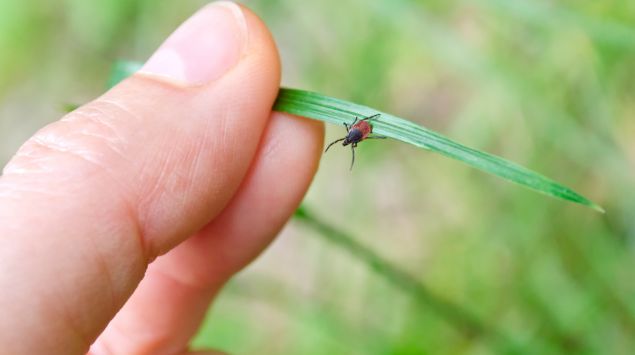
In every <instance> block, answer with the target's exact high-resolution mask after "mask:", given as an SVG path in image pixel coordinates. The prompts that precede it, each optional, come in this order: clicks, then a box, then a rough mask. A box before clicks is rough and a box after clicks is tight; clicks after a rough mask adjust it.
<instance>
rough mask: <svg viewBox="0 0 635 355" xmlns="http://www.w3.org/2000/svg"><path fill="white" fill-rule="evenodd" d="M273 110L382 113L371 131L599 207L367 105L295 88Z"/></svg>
mask: <svg viewBox="0 0 635 355" xmlns="http://www.w3.org/2000/svg"><path fill="white" fill-rule="evenodd" d="M274 110H276V111H281V112H288V113H292V114H294V115H299V116H304V117H310V118H314V119H318V120H321V121H325V122H329V123H334V124H338V125H343V123H348V124H350V123H351V122H353V120H354V119H355V117H368V116H371V115H374V114H378V113H379V114H381V116H380V117H379V118H378V119H377V120H374V121H373V132H374V133H377V134H379V135H384V136H387V137H390V138H394V139H397V140H400V141H402V142H406V143H410V144H412V145H415V146H417V147H420V148H424V149H428V150H431V151H434V152H437V153H440V154H443V155H445V156H447V157H450V158H453V159H456V160H459V161H462V162H464V163H465V164H468V165H470V166H472V167H475V168H477V169H480V170H483V171H485V172H488V173H490V174H494V175H497V176H500V177H502V178H504V179H507V180H509V181H512V182H515V183H518V184H520V185H523V186H525V187H528V188H530V189H533V190H535V191H538V192H541V193H544V194H546V195H549V196H553V197H557V198H561V199H563V200H567V201H571V202H576V203H579V204H582V205H585V206H588V207H591V208H593V209H595V210H597V211H600V212H604V210H603V209H602V207H600V206H599V205H597V204H595V203H593V202H592V201H590V200H589V199H587V198H586V197H584V196H582V195H580V194H578V193H577V192H575V191H573V190H572V189H570V188H568V187H566V186H563V185H561V184H559V183H557V182H555V181H553V180H551V179H549V178H547V177H545V176H543V175H540V174H538V173H536V172H533V171H531V170H529V169H527V168H524V167H522V166H520V165H517V164H515V163H512V162H511V161H508V160H505V159H503V158H500V157H497V156H495V155H492V154H488V153H485V152H481V151H478V150H476V149H472V148H469V147H466V146H464V145H462V144H459V143H457V142H454V141H452V140H450V139H449V138H446V137H444V136H442V135H440V134H438V133H436V132H433V131H431V130H429V129H427V128H425V127H422V126H420V125H417V124H415V123H413V122H410V121H407V120H405V119H403V118H399V117H397V116H393V115H391V114H388V113H385V112H380V111H377V110H375V109H372V108H370V107H367V106H362V105H358V104H354V103H351V102H348V101H344V100H339V99H336V98H332V97H328V96H324V95H321V94H317V93H313V92H309V91H304V90H298V89H286V88H282V89H280V92H279V93H278V99H277V101H276V103H275V105H274Z"/></svg>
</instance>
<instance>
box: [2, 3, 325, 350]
mask: <svg viewBox="0 0 635 355" xmlns="http://www.w3.org/2000/svg"><path fill="white" fill-rule="evenodd" d="M279 73H280V68H279V61H278V54H277V51H276V48H275V45H274V43H273V41H272V39H271V36H270V34H269V32H268V31H267V30H266V28H265V27H264V25H263V24H262V23H261V22H260V21H259V20H258V19H257V18H256V16H254V15H253V14H252V13H251V12H249V11H247V10H245V9H241V8H239V7H238V6H236V5H234V4H231V3H218V4H213V5H210V6H208V7H205V8H203V9H202V10H201V11H199V12H198V13H197V14H196V15H194V16H193V17H192V18H191V19H190V20H188V21H187V22H186V23H185V24H184V25H182V26H181V27H180V28H179V29H178V30H177V31H176V32H175V33H174V34H173V35H172V36H171V37H170V38H169V39H168V40H167V41H166V42H165V43H164V44H163V45H162V46H161V48H160V49H159V50H158V51H157V52H156V53H155V54H154V55H153V57H152V58H151V59H150V60H149V61H148V62H147V63H146V65H145V66H144V68H143V69H142V70H141V72H140V73H138V74H137V75H135V76H133V77H131V78H129V79H128V80H126V81H124V82H122V83H121V84H119V85H118V86H116V87H115V88H113V89H112V90H111V91H109V92H108V93H106V94H105V95H103V96H102V97H100V98H98V99H97V100H95V101H93V102H91V103H89V104H87V105H85V106H83V107H80V108H79V109H77V110H76V111H74V112H72V113H70V114H69V115H67V116H66V117H65V118H63V119H62V120H60V121H59V122H56V123H53V124H51V125H50V126H48V127H46V128H44V129H43V130H41V131H40V132H38V133H37V134H36V135H35V136H34V137H33V138H31V139H30V140H29V141H28V142H26V143H25V144H24V146H23V147H22V148H21V149H20V150H19V152H18V153H17V154H16V156H15V157H14V158H13V159H12V160H11V162H10V163H9V164H8V165H7V166H6V167H5V169H4V172H3V175H2V177H1V178H0V236H1V237H2V238H1V239H0V266H1V270H2V273H0V289H1V290H2V292H1V293H0V309H2V320H1V321H0V348H2V349H3V352H6V353H10V354H26V353H28V354H81V353H85V352H86V351H88V350H89V347H90V346H91V344H93V345H92V347H91V348H90V352H91V353H92V354H105V353H113V354H132V353H135V354H138V353H152V354H162V353H170V354H174V353H178V352H187V346H188V342H189V339H190V338H191V337H192V335H193V334H194V333H195V332H196V329H197V327H198V326H199V324H200V322H201V320H202V318H203V316H204V314H205V312H206V310H207V308H208V305H209V303H210V301H211V300H212V298H213V297H214V295H215V294H216V293H217V292H218V290H219V289H220V288H221V287H222V285H223V284H224V282H225V281H226V280H227V279H228V278H229V277H231V276H232V275H233V274H234V273H236V272H237V271H238V270H240V269H241V268H242V267H244V266H245V265H246V264H247V263H249V262H250V261H251V260H253V258H255V257H256V256H257V255H258V254H259V253H260V252H261V251H262V250H263V249H264V248H265V247H266V245H267V244H268V243H269V242H270V241H271V239H272V238H273V236H275V235H276V233H277V232H278V230H279V229H280V228H281V227H282V226H283V224H284V223H285V222H286V221H287V219H288V218H289V216H290V215H291V214H292V213H293V211H294V210H295V209H296V207H297V206H298V204H299V202H300V200H301V199H302V197H303V195H304V193H305V191H306V189H307V187H308V185H309V183H310V181H311V179H312V177H313V174H314V173H315V170H316V168H317V161H318V159H319V156H320V154H321V149H322V139H323V128H322V124H321V123H319V122H316V121H311V120H306V119H299V118H297V117H294V118H292V117H290V116H289V115H286V114H280V113H275V114H272V112H271V107H272V105H273V103H274V100H275V98H276V95H277V93H278V88H279V84H280V83H279V75H280V74H279ZM290 167H293V169H292V172H293V173H291V174H280V172H281V171H289V168H290ZM157 257H158V259H156V260H155V258H157ZM151 262H152V264H150V263H151Z"/></svg>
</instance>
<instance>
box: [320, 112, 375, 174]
mask: <svg viewBox="0 0 635 355" xmlns="http://www.w3.org/2000/svg"><path fill="white" fill-rule="evenodd" d="M379 115H380V114H379V113H378V114H376V115H372V116H368V117H366V118H363V119H361V120H360V119H358V118H357V117H355V121H353V123H351V124H350V125H349V124H347V123H344V127H346V136H345V137H344V138H340V139H337V140H335V141H333V142H331V144H329V145H328V147H326V149H325V150H324V153H326V152H327V151H328V150H329V148H331V146H332V145H333V144H335V143H337V142H342V145H343V146H347V145H350V146H351V151H352V152H353V159H352V161H351V170H352V169H353V164H355V148H357V143H359V142H361V141H363V140H364V139H384V138H386V137H384V136H377V135H371V133H373V125H372V124H371V122H370V120H372V119H374V118H377V117H379Z"/></svg>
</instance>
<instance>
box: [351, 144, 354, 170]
mask: <svg viewBox="0 0 635 355" xmlns="http://www.w3.org/2000/svg"><path fill="white" fill-rule="evenodd" d="M351 152H353V160H351V169H350V170H353V164H355V145H353V144H351Z"/></svg>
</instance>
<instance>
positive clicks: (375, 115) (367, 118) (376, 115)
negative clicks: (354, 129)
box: [362, 113, 381, 121]
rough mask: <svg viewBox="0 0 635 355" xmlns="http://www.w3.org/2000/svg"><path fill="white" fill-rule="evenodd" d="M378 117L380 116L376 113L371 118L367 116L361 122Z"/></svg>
mask: <svg viewBox="0 0 635 355" xmlns="http://www.w3.org/2000/svg"><path fill="white" fill-rule="evenodd" d="M379 116H381V113H376V114H374V115H372V116H368V117H366V118H364V119H363V120H362V121H367V120H371V119H373V118H375V117H379Z"/></svg>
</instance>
